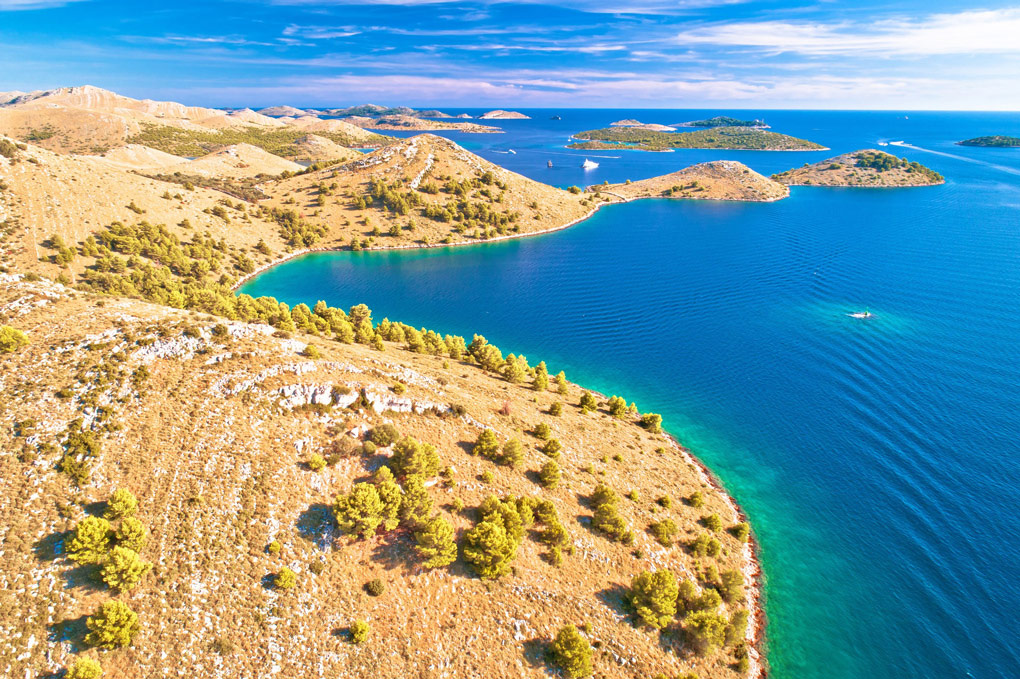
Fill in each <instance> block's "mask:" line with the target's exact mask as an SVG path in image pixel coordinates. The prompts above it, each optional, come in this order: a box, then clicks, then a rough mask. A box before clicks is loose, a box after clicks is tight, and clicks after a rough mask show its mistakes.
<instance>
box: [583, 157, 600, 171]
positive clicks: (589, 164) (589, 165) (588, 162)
mask: <svg viewBox="0 0 1020 679" xmlns="http://www.w3.org/2000/svg"><path fill="white" fill-rule="evenodd" d="M598 166H599V164H598V163H596V162H593V161H591V160H588V159H587V158H585V159H584V162H583V163H581V167H582V168H583V169H585V170H594V169H595V168H596V167H598Z"/></svg>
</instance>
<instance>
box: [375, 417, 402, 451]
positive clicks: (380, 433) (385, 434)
mask: <svg viewBox="0 0 1020 679" xmlns="http://www.w3.org/2000/svg"><path fill="white" fill-rule="evenodd" d="M368 440H369V441H371V442H372V443H374V444H376V445H377V446H382V447H383V448H385V447H387V446H392V445H393V444H394V443H396V442H397V441H399V440H400V432H399V431H397V428H396V427H395V426H394V425H392V424H390V423H388V422H387V423H386V424H380V425H379V426H378V427H372V429H370V430H369V432H368Z"/></svg>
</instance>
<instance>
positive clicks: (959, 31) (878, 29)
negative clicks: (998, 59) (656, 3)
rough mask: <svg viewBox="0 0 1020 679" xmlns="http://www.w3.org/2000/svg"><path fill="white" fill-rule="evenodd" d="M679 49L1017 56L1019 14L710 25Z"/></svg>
mask: <svg viewBox="0 0 1020 679" xmlns="http://www.w3.org/2000/svg"><path fill="white" fill-rule="evenodd" d="M676 42H677V43H678V44H681V45H720V46H732V47H747V48H759V49H763V50H766V51H769V52H773V53H777V54H779V53H784V52H795V53H799V54H809V55H841V54H858V55H859V54H865V53H866V54H870V55H880V56H881V55H885V56H892V55H896V56H911V55H913V56H931V55H939V54H977V53H1010V52H1015V53H1020V9H1000V10H987V11H967V12H958V13H955V14H934V15H931V16H928V17H926V18H923V19H886V20H881V21H874V22H870V23H850V22H835V23H825V22H795V21H747V22H730V23H721V22H720V23H713V24H709V25H705V26H700V27H697V28H693V29H690V30H686V31H681V32H680V33H679V34H678V35H677V36H676Z"/></svg>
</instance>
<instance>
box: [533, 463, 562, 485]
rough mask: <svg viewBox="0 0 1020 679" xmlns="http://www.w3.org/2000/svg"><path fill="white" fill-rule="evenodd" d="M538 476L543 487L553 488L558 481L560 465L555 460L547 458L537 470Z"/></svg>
mask: <svg viewBox="0 0 1020 679" xmlns="http://www.w3.org/2000/svg"><path fill="white" fill-rule="evenodd" d="M538 478H539V480H540V481H541V482H542V486H543V487H545V488H555V487H556V486H557V485H558V484H559V482H560V466H559V465H558V464H556V460H549V461H548V462H546V463H545V464H544V465H542V469H541V470H539V472H538Z"/></svg>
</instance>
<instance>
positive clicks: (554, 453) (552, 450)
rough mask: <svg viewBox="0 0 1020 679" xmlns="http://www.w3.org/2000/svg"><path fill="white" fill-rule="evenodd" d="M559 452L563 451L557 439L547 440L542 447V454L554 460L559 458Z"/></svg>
mask: <svg viewBox="0 0 1020 679" xmlns="http://www.w3.org/2000/svg"><path fill="white" fill-rule="evenodd" d="M561 450H563V444H561V443H560V440H559V439H549V440H548V441H546V442H545V445H544V446H542V452H543V453H545V454H546V455H548V456H549V457H551V458H553V459H554V460H555V459H556V458H558V457H559V456H560V451H561Z"/></svg>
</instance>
